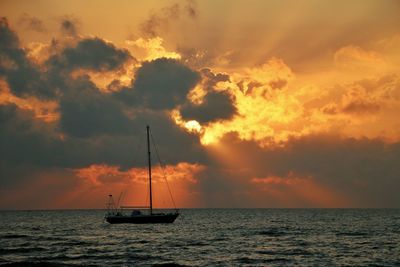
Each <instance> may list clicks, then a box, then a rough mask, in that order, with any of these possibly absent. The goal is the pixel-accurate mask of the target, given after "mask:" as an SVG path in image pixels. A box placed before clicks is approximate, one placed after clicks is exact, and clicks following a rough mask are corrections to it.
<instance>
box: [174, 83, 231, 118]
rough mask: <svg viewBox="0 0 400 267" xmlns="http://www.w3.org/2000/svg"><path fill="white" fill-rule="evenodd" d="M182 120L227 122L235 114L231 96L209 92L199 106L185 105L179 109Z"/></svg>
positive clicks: (224, 93)
mask: <svg viewBox="0 0 400 267" xmlns="http://www.w3.org/2000/svg"><path fill="white" fill-rule="evenodd" d="M180 112H181V115H182V118H183V119H184V120H196V121H198V122H200V123H209V122H212V121H217V120H229V119H231V118H232V117H233V116H234V115H235V114H236V113H237V110H236V107H235V105H234V100H233V99H232V96H231V95H229V94H228V93H227V92H225V91H222V92H209V93H207V94H206V95H205V96H204V98H203V101H202V103H201V104H193V103H191V102H190V103H187V104H185V105H183V107H182V108H181V109H180Z"/></svg>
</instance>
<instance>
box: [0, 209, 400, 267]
mask: <svg viewBox="0 0 400 267" xmlns="http://www.w3.org/2000/svg"><path fill="white" fill-rule="evenodd" d="M103 216H104V211H99V210H82V211H1V212H0V240H1V246H0V264H7V265H8V264H10V263H15V265H21V264H25V265H29V264H31V265H32V264H35V263H37V264H38V266H39V265H43V264H47V265H50V266H52V265H54V266H59V265H85V266H88V265H107V266H110V265H115V266H121V265H153V264H174V265H189V266H193V265H194V266H204V265H223V266H224V265H225V266H232V265H248V266H255V265H260V266H265V265H273V266H274V265H276V266H287V265H301V266H307V265H328V266H331V265H352V266H354V265H378V266H382V265H383V266H400V245H399V244H400V210H389V209H365V210H362V209H329V210H322V209H187V210H181V216H180V217H178V219H177V220H176V221H175V223H173V224H156V225H129V224H123V225H110V224H107V223H106V222H104V221H103Z"/></svg>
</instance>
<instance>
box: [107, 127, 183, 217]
mask: <svg viewBox="0 0 400 267" xmlns="http://www.w3.org/2000/svg"><path fill="white" fill-rule="evenodd" d="M146 129H147V156H148V174H149V199H150V201H149V202H150V203H149V206H121V207H119V208H118V205H119V203H117V205H116V204H115V202H114V199H113V196H112V195H109V201H108V203H107V213H106V215H105V220H106V221H107V222H108V223H111V224H115V223H135V224H145V223H173V222H174V221H175V219H176V218H177V217H178V216H179V211H178V210H177V209H175V212H172V213H160V212H154V211H153V193H152V186H151V185H152V184H151V152H150V127H149V126H147V127H146ZM153 143H154V142H153ZM171 198H172V195H171ZM118 202H119V201H118ZM132 209H133V210H132ZM124 210H132V211H131V213H130V214H126V213H125V212H124ZM143 210H146V211H147V212H143Z"/></svg>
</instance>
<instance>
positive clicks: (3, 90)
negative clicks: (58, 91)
mask: <svg viewBox="0 0 400 267" xmlns="http://www.w3.org/2000/svg"><path fill="white" fill-rule="evenodd" d="M7 103H13V104H15V105H17V106H18V107H19V108H21V109H27V110H32V111H33V112H34V113H35V117H36V118H37V119H40V120H43V121H45V122H54V121H57V120H58V119H59V118H60V113H59V111H58V107H59V104H58V102H57V101H55V100H41V99H38V98H36V97H25V98H22V97H17V96H15V95H13V94H12V93H11V92H10V88H9V87H8V84H7V82H6V81H4V80H3V79H0V104H7Z"/></svg>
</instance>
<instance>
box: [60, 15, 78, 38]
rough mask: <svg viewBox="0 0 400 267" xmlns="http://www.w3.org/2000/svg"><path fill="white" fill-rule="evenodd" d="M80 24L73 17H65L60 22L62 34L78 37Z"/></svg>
mask: <svg viewBox="0 0 400 267" xmlns="http://www.w3.org/2000/svg"><path fill="white" fill-rule="evenodd" d="M79 28H80V22H79V20H78V19H77V18H75V17H72V16H64V17H62V18H61V21H60V30H61V33H62V34H65V35H67V36H70V37H77V36H78V33H79Z"/></svg>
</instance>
